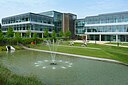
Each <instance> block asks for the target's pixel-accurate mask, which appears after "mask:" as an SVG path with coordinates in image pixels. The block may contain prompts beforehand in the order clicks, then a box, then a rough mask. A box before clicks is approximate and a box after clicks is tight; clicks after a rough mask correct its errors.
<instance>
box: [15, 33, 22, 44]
mask: <svg viewBox="0 0 128 85" xmlns="http://www.w3.org/2000/svg"><path fill="white" fill-rule="evenodd" d="M15 39H16V41H17V44H18V43H19V42H20V40H21V33H19V32H16V33H15Z"/></svg>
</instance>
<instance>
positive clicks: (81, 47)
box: [59, 45, 101, 50]
mask: <svg viewBox="0 0 128 85" xmlns="http://www.w3.org/2000/svg"><path fill="white" fill-rule="evenodd" d="M59 46H63V47H73V48H87V49H94V50H101V49H100V48H92V47H86V46H84V47H82V46H66V45H59Z"/></svg>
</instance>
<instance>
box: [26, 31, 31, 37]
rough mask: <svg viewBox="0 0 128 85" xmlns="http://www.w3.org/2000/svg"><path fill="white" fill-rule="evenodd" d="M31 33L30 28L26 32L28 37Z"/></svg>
mask: <svg viewBox="0 0 128 85" xmlns="http://www.w3.org/2000/svg"><path fill="white" fill-rule="evenodd" d="M30 35H31V31H30V30H27V32H26V37H27V38H29V37H30Z"/></svg>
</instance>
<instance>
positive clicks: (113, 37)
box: [76, 12, 128, 42]
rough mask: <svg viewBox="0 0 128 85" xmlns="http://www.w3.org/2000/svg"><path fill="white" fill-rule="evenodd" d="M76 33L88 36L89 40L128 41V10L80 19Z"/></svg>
mask: <svg viewBox="0 0 128 85" xmlns="http://www.w3.org/2000/svg"><path fill="white" fill-rule="evenodd" d="M83 25H84V27H83ZM76 35H82V36H86V37H87V39H88V40H97V41H116V42H120V41H121V42H128V12H117V13H108V14H100V15H97V16H88V17H85V18H84V19H78V20H77V24H76Z"/></svg>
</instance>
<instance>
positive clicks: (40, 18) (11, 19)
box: [2, 14, 53, 24]
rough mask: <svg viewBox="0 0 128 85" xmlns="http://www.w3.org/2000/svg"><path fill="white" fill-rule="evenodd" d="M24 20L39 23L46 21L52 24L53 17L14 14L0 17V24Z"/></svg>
mask: <svg viewBox="0 0 128 85" xmlns="http://www.w3.org/2000/svg"><path fill="white" fill-rule="evenodd" d="M26 21H33V22H39V23H48V24H52V23H53V19H52V18H49V17H46V16H39V15H34V14H29V15H22V16H14V17H9V18H4V19H2V24H11V23H19V22H26Z"/></svg>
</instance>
